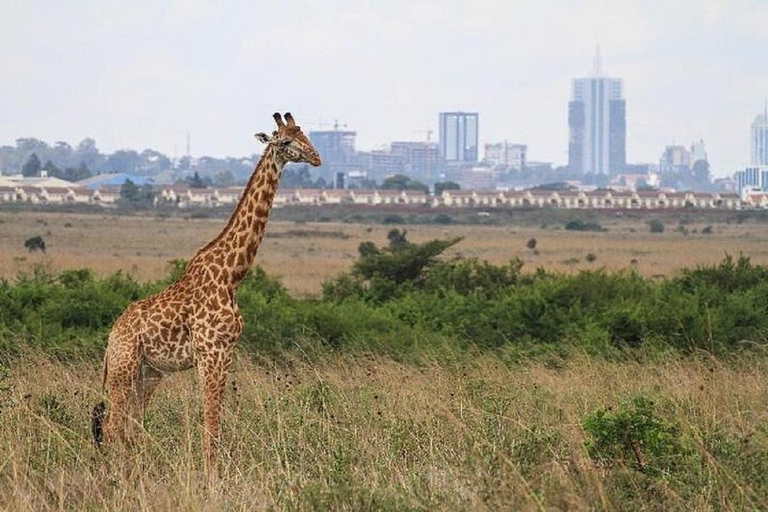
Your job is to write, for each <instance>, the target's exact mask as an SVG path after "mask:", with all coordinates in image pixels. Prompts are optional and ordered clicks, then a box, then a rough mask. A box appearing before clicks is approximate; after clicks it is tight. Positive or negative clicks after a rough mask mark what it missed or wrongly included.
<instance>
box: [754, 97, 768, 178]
mask: <svg viewBox="0 0 768 512" xmlns="http://www.w3.org/2000/svg"><path fill="white" fill-rule="evenodd" d="M766 110H767V111H766V112H764V113H762V114H760V115H759V116H757V117H756V118H755V121H754V122H753V123H752V137H751V142H752V161H751V163H752V165H753V166H760V165H768V109H766Z"/></svg>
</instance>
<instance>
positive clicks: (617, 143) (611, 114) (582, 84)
mask: <svg viewBox="0 0 768 512" xmlns="http://www.w3.org/2000/svg"><path fill="white" fill-rule="evenodd" d="M592 75H593V76H591V77H588V78H575V79H574V80H573V83H572V91H571V101H570V102H569V103H568V128H569V131H570V139H569V141H568V166H569V167H570V168H571V169H572V170H574V171H577V172H580V173H581V174H598V175H613V174H618V173H620V172H621V171H622V170H623V168H624V166H625V165H626V163H627V121H626V102H625V101H624V94H623V91H622V88H623V86H622V81H621V80H620V79H617V78H608V77H604V76H603V72H602V62H601V60H600V47H598V48H597V53H596V55H595V68H594V72H593V74H592Z"/></svg>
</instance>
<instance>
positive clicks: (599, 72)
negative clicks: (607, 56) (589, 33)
mask: <svg viewBox="0 0 768 512" xmlns="http://www.w3.org/2000/svg"><path fill="white" fill-rule="evenodd" d="M593 74H594V75H595V77H596V78H600V77H602V76H603V59H602V57H601V56H600V43H597V48H596V49H595V62H594V69H593Z"/></svg>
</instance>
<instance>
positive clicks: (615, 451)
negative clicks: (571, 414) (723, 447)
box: [582, 396, 695, 476]
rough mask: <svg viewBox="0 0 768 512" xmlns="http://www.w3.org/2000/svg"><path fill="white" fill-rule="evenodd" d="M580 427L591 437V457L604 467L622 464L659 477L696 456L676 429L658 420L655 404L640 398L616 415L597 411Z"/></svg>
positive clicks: (624, 405)
mask: <svg viewBox="0 0 768 512" xmlns="http://www.w3.org/2000/svg"><path fill="white" fill-rule="evenodd" d="M582 426H583V427H584V430H585V431H586V432H587V433H588V434H589V436H590V437H591V439H590V440H589V441H588V442H587V443H586V448H587V452H588V453H589V455H590V457H592V458H593V459H594V460H596V461H598V462H600V463H601V464H603V465H605V466H607V467H613V466H615V465H617V464H622V465H626V466H631V467H634V468H635V469H636V470H638V471H642V472H646V473H648V474H651V475H654V476H661V475H664V474H667V473H669V472H671V471H674V470H676V469H679V468H682V467H683V466H684V464H685V463H686V461H687V460H689V459H691V458H693V457H694V456H695V454H694V452H693V450H691V449H690V448H689V447H688V446H687V444H688V443H686V442H685V440H684V439H683V436H682V434H681V432H680V428H679V426H678V425H677V424H675V423H673V422H671V421H668V420H665V419H663V418H661V417H659V415H658V413H657V412H656V406H655V404H654V402H653V401H652V400H649V399H647V398H645V397H643V396H639V397H636V398H634V399H633V400H632V401H631V402H630V403H628V404H622V405H621V406H620V407H619V408H618V410H616V411H611V409H610V408H609V409H607V410H606V409H599V410H597V411H596V412H594V413H592V414H590V415H588V416H587V417H586V418H585V419H584V421H583V423H582Z"/></svg>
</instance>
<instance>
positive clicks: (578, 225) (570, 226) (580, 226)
mask: <svg viewBox="0 0 768 512" xmlns="http://www.w3.org/2000/svg"><path fill="white" fill-rule="evenodd" d="M565 229H566V230H568V231H606V229H605V228H603V226H601V225H600V223H599V222H584V221H583V220H579V219H577V220H572V221H569V222H567V223H566V224H565Z"/></svg>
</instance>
